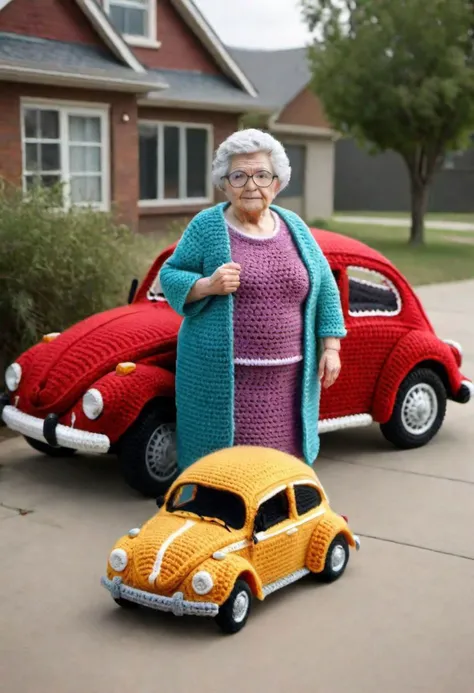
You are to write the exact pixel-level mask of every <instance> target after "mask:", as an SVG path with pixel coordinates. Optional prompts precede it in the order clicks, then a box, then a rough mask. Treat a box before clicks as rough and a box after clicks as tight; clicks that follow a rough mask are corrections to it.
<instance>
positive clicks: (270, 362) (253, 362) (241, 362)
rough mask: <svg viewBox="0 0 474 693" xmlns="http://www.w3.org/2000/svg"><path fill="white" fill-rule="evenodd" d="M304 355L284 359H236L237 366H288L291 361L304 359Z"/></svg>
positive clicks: (295, 361)
mask: <svg viewBox="0 0 474 693" xmlns="http://www.w3.org/2000/svg"><path fill="white" fill-rule="evenodd" d="M302 360H303V357H302V356H288V357H287V358H284V359H242V358H237V359H234V363H235V365H236V366H288V365H289V364H290V363H298V362H299V361H302Z"/></svg>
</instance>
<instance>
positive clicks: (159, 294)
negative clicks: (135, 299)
mask: <svg viewBox="0 0 474 693" xmlns="http://www.w3.org/2000/svg"><path fill="white" fill-rule="evenodd" d="M160 271H161V268H160V270H159V271H158V274H157V275H156V277H155V280H154V282H153V283H152V285H151V286H150V288H149V289H148V291H147V294H146V297H147V299H148V300H149V301H164V302H165V303H168V301H167V300H166V298H165V295H164V293H163V289H162V286H161V281H160Z"/></svg>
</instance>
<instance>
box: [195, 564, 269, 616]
mask: <svg viewBox="0 0 474 693" xmlns="http://www.w3.org/2000/svg"><path fill="white" fill-rule="evenodd" d="M224 555H225V558H223V559H221V560H219V559H215V558H209V559H207V560H206V561H204V562H203V563H201V564H200V566H199V567H198V568H196V569H195V570H193V571H192V573H191V574H190V575H189V576H188V577H187V578H186V580H185V581H184V583H183V592H184V594H185V595H186V597H187V598H188V599H191V600H194V601H212V602H214V603H215V604H219V605H222V604H224V602H226V601H227V599H228V598H229V597H230V593H231V592H232V590H233V589H234V585H235V583H236V581H237V580H238V579H239V578H240V579H243V580H246V582H247V583H248V585H249V587H250V589H251V590H252V594H253V595H254V596H255V597H257V599H260V600H262V599H263V598H264V594H263V588H262V583H261V580H260V578H259V577H258V575H257V573H256V571H255V568H254V567H253V566H252V564H251V563H250V562H249V561H248V560H246V559H245V558H243V557H242V556H238V555H236V554H224ZM202 570H203V571H206V572H208V573H210V574H211V575H212V579H213V581H214V587H213V588H212V590H211V591H210V592H209V593H208V594H206V595H202V596H201V595H198V594H196V593H195V592H194V590H193V587H192V579H193V576H194V575H195V574H196V573H198V572H200V571H202Z"/></svg>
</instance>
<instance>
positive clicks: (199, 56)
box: [132, 0, 220, 74]
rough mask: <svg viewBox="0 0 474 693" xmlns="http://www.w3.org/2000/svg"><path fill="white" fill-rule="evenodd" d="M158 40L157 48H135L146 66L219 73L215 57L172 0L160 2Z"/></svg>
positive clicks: (158, 9)
mask: <svg viewBox="0 0 474 693" xmlns="http://www.w3.org/2000/svg"><path fill="white" fill-rule="evenodd" d="M157 38H158V41H161V46H160V48H158V49H150V48H133V47H132V50H133V52H134V53H135V55H136V56H137V58H138V59H139V60H140V61H141V62H142V63H143V64H144V65H146V66H147V67H152V68H163V69H169V70H197V71H199V72H206V73H210V74H219V73H220V69H219V67H218V66H217V65H216V63H215V62H214V60H213V58H212V56H211V55H210V54H209V53H208V52H207V50H206V49H205V48H204V46H203V45H202V43H201V42H200V41H199V39H198V38H197V37H196V36H195V34H194V33H193V32H192V31H191V29H189V28H188V26H187V24H186V23H185V22H184V20H183V19H182V18H181V16H180V15H179V14H178V12H177V11H176V10H175V9H174V7H173V6H172V5H171V3H170V2H169V0H159V1H158V6H157Z"/></svg>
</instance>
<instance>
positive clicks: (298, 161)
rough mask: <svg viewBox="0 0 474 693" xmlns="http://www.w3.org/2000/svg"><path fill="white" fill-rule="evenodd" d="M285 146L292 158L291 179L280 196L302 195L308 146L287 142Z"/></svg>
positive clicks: (289, 156) (290, 158)
mask: <svg viewBox="0 0 474 693" xmlns="http://www.w3.org/2000/svg"><path fill="white" fill-rule="evenodd" d="M284 147H285V151H286V153H287V155H288V158H289V160H290V166H291V179H290V182H289V184H288V186H287V187H286V188H285V190H283V191H282V192H281V193H280V196H281V197H301V196H302V195H304V179H305V168H306V147H304V146H302V145H297V144H286V145H284Z"/></svg>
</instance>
